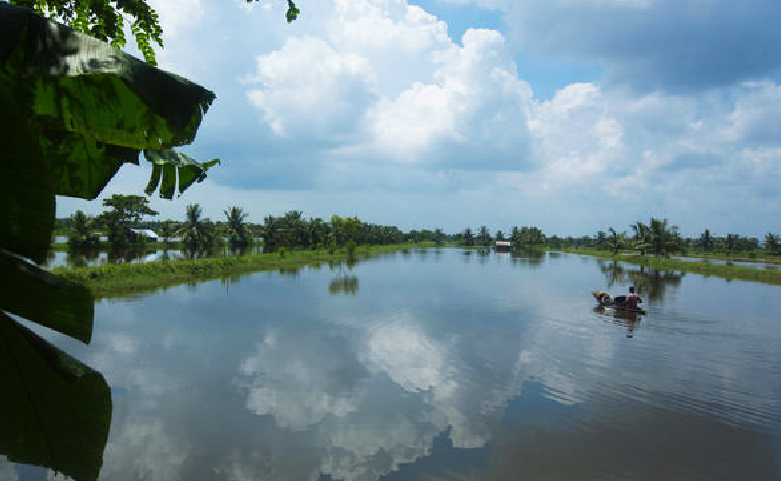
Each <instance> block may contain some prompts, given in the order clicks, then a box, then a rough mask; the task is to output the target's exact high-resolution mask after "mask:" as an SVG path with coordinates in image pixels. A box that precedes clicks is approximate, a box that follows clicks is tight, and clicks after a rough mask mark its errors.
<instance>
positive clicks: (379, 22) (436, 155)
mask: <svg viewBox="0 0 781 481" xmlns="http://www.w3.org/2000/svg"><path fill="white" fill-rule="evenodd" d="M150 4H152V6H153V7H154V8H155V9H156V10H157V12H158V13H159V15H160V22H161V24H162V27H163V30H164V35H163V38H164V42H165V48H164V49H160V50H158V61H159V63H160V67H161V68H163V69H165V70H168V71H171V72H175V73H177V74H179V75H182V76H184V77H186V78H188V79H190V80H193V81H195V82H197V83H199V84H201V85H203V86H205V87H207V88H209V89H210V90H212V91H214V92H215V93H216V94H217V100H216V101H215V103H214V104H213V105H212V107H211V109H210V110H209V112H208V114H207V115H206V117H205V119H204V121H203V123H202V124H201V127H200V129H199V131H198V136H197V137H196V140H195V142H194V143H193V144H191V145H189V146H186V147H183V148H182V149H181V150H182V151H183V152H184V153H186V154H188V155H190V156H192V157H195V158H196V159H198V160H208V159H211V158H215V157H218V158H220V159H221V161H222V164H221V165H220V166H218V167H216V168H214V169H213V170H210V171H209V176H208V179H207V180H206V181H204V182H203V183H201V184H196V185H194V186H193V187H191V188H190V189H189V190H188V191H187V192H185V193H184V194H183V195H182V196H181V197H179V198H176V199H175V200H173V201H166V200H161V199H157V198H156V197H153V198H152V199H151V201H152V202H151V203H152V205H153V207H154V208H155V209H157V210H159V211H160V213H161V217H163V218H172V219H181V218H183V217H184V211H185V207H186V205H187V204H190V203H199V204H200V205H201V206H202V207H203V209H204V213H205V215H206V216H208V217H210V218H212V219H213V220H219V219H222V218H224V214H223V210H225V209H227V208H228V207H229V206H232V205H239V206H241V207H243V208H244V209H245V210H246V211H247V212H248V213H249V215H250V220H251V221H254V222H262V221H263V218H264V217H266V216H268V215H275V216H277V215H282V214H283V213H284V212H286V211H288V210H300V211H303V213H304V216H305V217H323V218H326V219H327V218H330V216H331V215H332V214H339V215H342V216H352V215H357V216H358V217H360V218H361V219H362V220H364V221H366V222H372V223H378V224H390V225H397V226H399V227H401V228H403V229H405V230H408V229H422V228H428V229H434V228H442V229H443V230H444V231H445V232H448V233H455V232H459V231H463V230H464V229H465V228H466V227H471V228H472V229H475V228H479V227H480V226H482V225H485V226H487V227H488V228H489V229H490V230H491V231H492V232H495V231H496V230H497V229H501V230H503V231H505V232H506V231H508V230H510V229H511V228H512V226H523V225H537V226H539V227H540V228H542V230H543V231H544V232H545V233H546V234H547V235H553V234H556V235H559V236H567V235H573V236H580V235H584V234H588V235H594V234H595V233H596V232H597V231H598V230H607V229H608V228H609V227H613V228H615V229H616V230H617V231H619V232H621V231H623V230H629V226H630V225H631V224H633V223H635V222H637V221H644V222H648V219H649V218H650V217H657V218H667V219H669V222H670V223H671V224H673V225H677V226H678V227H679V230H680V231H681V233H683V234H684V235H687V236H697V235H699V234H700V233H701V232H702V231H703V230H704V229H710V230H711V232H712V233H713V234H714V235H726V234H727V233H740V234H742V235H752V236H759V237H762V236H764V234H765V233H767V232H774V233H778V232H780V231H781V29H779V28H778V25H779V24H781V2H778V0H746V1H742V2H736V1H734V0H523V1H520V0H420V1H416V0H318V1H316V2H315V1H312V0H299V1H298V2H297V5H298V7H299V8H300V9H301V15H300V17H299V19H298V20H296V21H295V22H293V23H291V24H288V23H287V22H285V18H284V14H285V10H286V2H284V1H283V0H264V1H261V2H256V3H252V4H248V3H247V2H245V1H244V0H227V1H226V0H150ZM130 51H131V53H132V52H133V49H132V48H131V49H130ZM141 164H142V165H141V166H140V167H136V166H132V165H126V166H125V167H123V168H122V169H121V171H120V172H119V173H118V174H117V176H116V177H115V178H114V179H113V180H112V181H111V183H110V184H109V185H108V186H107V187H106V189H105V190H104V192H103V194H102V195H101V197H100V198H99V199H98V200H96V201H91V202H87V201H83V200H79V199H70V198H65V197H59V198H58V202H57V215H58V216H60V217H62V216H68V215H70V214H72V213H73V212H74V211H75V210H76V209H82V210H84V211H85V212H87V213H92V214H97V213H99V212H100V211H101V210H102V205H101V202H100V199H102V198H104V197H107V196H110V195H111V194H113V193H125V194H128V193H139V194H140V193H142V192H143V189H144V187H145V186H146V183H147V181H148V178H149V173H150V171H151V168H150V167H149V165H148V164H147V163H146V162H143V161H142V162H141Z"/></svg>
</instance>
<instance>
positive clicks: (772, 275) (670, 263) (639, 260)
mask: <svg viewBox="0 0 781 481" xmlns="http://www.w3.org/2000/svg"><path fill="white" fill-rule="evenodd" d="M562 252H570V253H573V254H583V255H588V256H592V257H598V258H600V259H608V260H615V261H618V262H626V263H628V264H634V265H638V266H645V267H649V268H651V269H658V270H676V271H683V272H691V273H695V274H702V275H703V276H706V277H708V276H713V277H720V278H722V279H727V280H733V279H737V280H742V281H753V282H762V283H765V284H775V285H781V271H777V270H768V269H757V268H754V267H745V266H727V265H717V264H710V263H708V262H698V261H682V260H678V259H667V258H664V257H653V256H641V255H638V254H634V253H619V254H616V255H613V254H612V253H610V252H607V251H603V250H597V249H583V248H581V249H564V250H562Z"/></svg>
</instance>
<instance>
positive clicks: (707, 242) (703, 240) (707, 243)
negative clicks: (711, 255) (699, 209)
mask: <svg viewBox="0 0 781 481" xmlns="http://www.w3.org/2000/svg"><path fill="white" fill-rule="evenodd" d="M697 245H698V246H699V247H700V249H702V250H704V251H709V250H711V249H713V238H712V237H711V235H710V229H705V232H703V233H702V235H701V236H700V240H699V241H698V242H697Z"/></svg>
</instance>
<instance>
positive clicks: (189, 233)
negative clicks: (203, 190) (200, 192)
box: [176, 204, 213, 249]
mask: <svg viewBox="0 0 781 481" xmlns="http://www.w3.org/2000/svg"><path fill="white" fill-rule="evenodd" d="M202 213H203V211H202V210H201V206H200V205H198V204H190V205H188V206H187V213H186V215H185V217H186V219H185V221H184V225H182V227H181V228H179V230H178V231H177V233H176V234H177V235H178V236H179V237H181V238H182V242H183V243H184V245H185V246H187V247H188V248H189V249H198V248H203V247H206V246H209V245H211V243H212V240H213V236H212V232H211V229H209V227H208V221H209V219H201V214H202Z"/></svg>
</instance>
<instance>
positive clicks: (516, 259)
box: [510, 249, 545, 267]
mask: <svg viewBox="0 0 781 481" xmlns="http://www.w3.org/2000/svg"><path fill="white" fill-rule="evenodd" d="M510 258H511V259H512V260H513V264H520V265H524V266H529V267H540V266H541V265H542V263H543V262H544V261H545V251H540V250H536V249H520V250H516V251H513V252H511V253H510Z"/></svg>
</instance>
